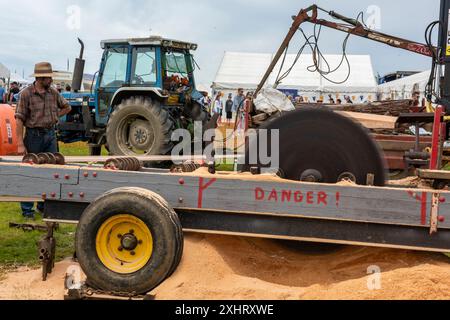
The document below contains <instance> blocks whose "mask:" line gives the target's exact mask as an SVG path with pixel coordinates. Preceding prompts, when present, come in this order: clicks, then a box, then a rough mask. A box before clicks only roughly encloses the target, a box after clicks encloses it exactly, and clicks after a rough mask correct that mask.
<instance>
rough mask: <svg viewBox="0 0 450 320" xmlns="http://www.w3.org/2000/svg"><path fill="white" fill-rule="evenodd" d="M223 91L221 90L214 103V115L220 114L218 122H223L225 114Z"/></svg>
mask: <svg viewBox="0 0 450 320" xmlns="http://www.w3.org/2000/svg"><path fill="white" fill-rule="evenodd" d="M222 97H223V93H222V92H219V93H218V94H217V95H216V98H215V99H214V103H213V112H214V115H216V114H218V115H219V120H218V121H217V123H218V124H221V123H222V115H223V102H222Z"/></svg>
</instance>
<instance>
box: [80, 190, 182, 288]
mask: <svg viewBox="0 0 450 320" xmlns="http://www.w3.org/2000/svg"><path fill="white" fill-rule="evenodd" d="M76 252H77V258H78V261H79V263H80V265H81V267H82V270H83V271H84V273H85V274H86V276H87V283H88V285H90V286H92V287H93V288H97V289H100V290H105V291H113V292H127V293H137V294H144V293H148V292H150V291H151V290H153V289H154V288H156V287H157V286H158V285H159V284H161V283H162V282H163V281H164V280H165V279H167V278H168V277H170V276H171V275H172V273H173V272H174V271H175V270H176V269H177V267H178V265H179V263H180V260H181V257H182V254H183V232H182V228H181V224H180V220H179V218H178V216H177V214H176V213H175V211H174V210H173V209H172V208H171V207H170V205H169V204H168V203H167V202H166V201H165V200H164V199H163V198H162V197H160V196H159V195H157V194H155V193H153V192H151V191H148V190H145V189H141V188H119V189H115V190H112V191H110V192H108V193H106V194H104V195H102V196H100V197H99V198H98V199H96V200H95V201H94V202H93V203H92V204H91V205H90V206H89V207H88V208H87V209H86V210H85V212H84V213H83V215H82V217H81V219H80V222H79V225H78V229H77V232H76Z"/></svg>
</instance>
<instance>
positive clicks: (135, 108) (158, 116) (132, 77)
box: [59, 36, 210, 156]
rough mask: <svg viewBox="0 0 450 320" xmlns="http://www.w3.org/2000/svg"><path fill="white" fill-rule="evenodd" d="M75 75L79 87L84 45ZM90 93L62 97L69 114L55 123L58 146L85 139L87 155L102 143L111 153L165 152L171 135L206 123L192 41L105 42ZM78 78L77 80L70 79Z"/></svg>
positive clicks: (102, 43)
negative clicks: (196, 80)
mask: <svg viewBox="0 0 450 320" xmlns="http://www.w3.org/2000/svg"><path fill="white" fill-rule="evenodd" d="M79 41H80V44H81V45H82V46H81V52H80V58H79V59H77V60H76V67H75V71H74V78H77V79H78V81H77V82H75V84H76V85H75V87H76V88H79V87H80V86H79V85H78V84H80V83H81V81H80V79H82V75H83V68H84V60H83V58H82V57H83V50H84V44H83V42H82V41H81V40H79ZM101 46H102V49H103V50H104V52H103V57H102V60H101V64H100V69H99V72H98V77H97V80H96V85H95V87H94V88H93V91H92V93H83V92H78V91H77V89H74V91H75V92H73V93H70V94H68V95H66V99H68V100H69V102H70V103H71V106H72V112H71V114H70V115H68V116H67V117H65V118H64V119H62V121H61V123H60V125H59V139H60V141H63V142H75V141H88V142H89V146H90V148H91V154H92V155H98V154H100V151H101V147H102V145H105V146H106V147H107V149H108V150H109V152H110V153H111V154H113V155H132V156H135V155H155V154H158V155H159V154H167V153H168V152H170V151H171V150H172V148H173V143H172V141H171V135H172V132H173V131H174V130H175V129H177V128H184V129H186V128H192V127H193V123H194V122H196V121H202V122H203V123H204V124H206V123H208V122H209V120H210V116H209V113H208V111H207V110H206V108H205V107H204V105H203V95H202V94H201V93H200V92H198V91H197V90H196V89H195V79H194V69H195V61H194V58H193V56H192V54H191V51H193V50H196V49H197V45H196V44H193V43H188V42H183V41H176V40H169V39H164V38H161V37H156V36H154V37H149V38H137V39H123V40H105V41H102V42H101ZM75 75H77V77H75Z"/></svg>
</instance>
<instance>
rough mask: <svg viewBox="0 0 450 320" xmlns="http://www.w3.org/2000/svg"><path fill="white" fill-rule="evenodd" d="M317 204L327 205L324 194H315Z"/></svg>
mask: <svg viewBox="0 0 450 320" xmlns="http://www.w3.org/2000/svg"><path fill="white" fill-rule="evenodd" d="M317 204H323V205H326V206H327V205H328V200H327V194H326V193H325V192H319V193H318V194H317Z"/></svg>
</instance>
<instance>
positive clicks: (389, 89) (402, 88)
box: [378, 70, 431, 100]
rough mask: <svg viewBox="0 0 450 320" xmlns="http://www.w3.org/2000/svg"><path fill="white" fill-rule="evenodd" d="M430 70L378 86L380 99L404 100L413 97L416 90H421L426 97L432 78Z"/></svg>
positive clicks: (421, 93)
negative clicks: (426, 90) (427, 87)
mask: <svg viewBox="0 0 450 320" xmlns="http://www.w3.org/2000/svg"><path fill="white" fill-rule="evenodd" d="M430 72H431V71H430V70H428V71H424V72H421V73H418V74H414V75H412V76H408V77H404V78H401V79H398V80H394V81H391V82H386V83H383V84H380V85H379V86H378V94H379V99H380V100H386V99H390V100H402V99H410V98H412V94H413V92H414V91H419V92H420V96H421V97H424V94H425V87H426V86H427V83H428V81H429V78H430Z"/></svg>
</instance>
